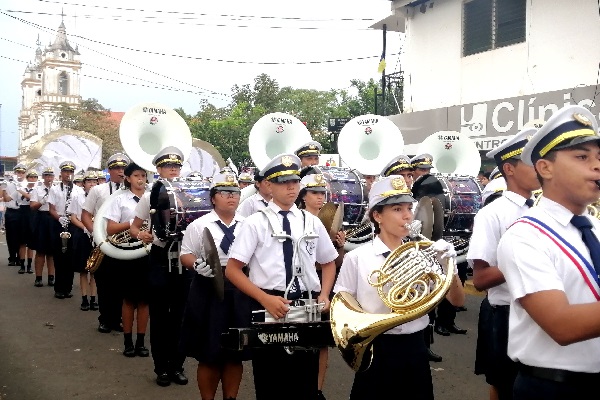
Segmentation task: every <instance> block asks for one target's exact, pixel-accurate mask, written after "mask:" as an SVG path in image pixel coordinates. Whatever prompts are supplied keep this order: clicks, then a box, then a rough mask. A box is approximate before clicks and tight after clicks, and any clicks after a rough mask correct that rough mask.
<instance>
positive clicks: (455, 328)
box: [447, 324, 467, 335]
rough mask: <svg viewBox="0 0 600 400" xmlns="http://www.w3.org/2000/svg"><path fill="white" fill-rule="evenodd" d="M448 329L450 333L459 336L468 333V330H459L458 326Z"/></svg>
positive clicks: (454, 325) (453, 325)
mask: <svg viewBox="0 0 600 400" xmlns="http://www.w3.org/2000/svg"><path fill="white" fill-rule="evenodd" d="M447 329H448V332H450V333H457V334H459V335H465V334H466V333H467V330H466V329H462V328H459V327H458V326H456V324H452V325H451V326H449V327H448V328H447Z"/></svg>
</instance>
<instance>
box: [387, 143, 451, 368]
mask: <svg viewBox="0 0 600 400" xmlns="http://www.w3.org/2000/svg"><path fill="white" fill-rule="evenodd" d="M425 156H427V155H425ZM430 164H431V161H429V164H427V165H430ZM425 170H427V168H425ZM393 175H399V176H402V177H403V178H404V182H406V186H408V188H409V189H411V188H412V186H413V183H414V168H413V164H412V162H411V160H410V158H408V156H405V155H403V154H401V155H400V156H398V157H394V158H393V159H392V161H390V162H389V163H388V164H387V165H386V166H385V167H383V170H382V171H381V176H382V177H387V176H393ZM413 207H416V203H415V204H413ZM434 322H435V309H434V310H433V311H431V313H430V318H429V325H427V327H426V328H425V329H424V330H423V333H424V335H425V346H426V347H427V353H428V356H429V361H433V362H441V361H442V360H443V358H442V356H440V355H439V354H437V353H435V352H434V351H433V350H431V345H432V344H433V342H434V337H433V323H434Z"/></svg>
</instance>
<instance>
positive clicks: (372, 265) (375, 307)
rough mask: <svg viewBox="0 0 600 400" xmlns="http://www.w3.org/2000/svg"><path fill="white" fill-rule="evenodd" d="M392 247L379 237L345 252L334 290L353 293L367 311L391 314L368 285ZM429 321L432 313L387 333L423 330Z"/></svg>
mask: <svg viewBox="0 0 600 400" xmlns="http://www.w3.org/2000/svg"><path fill="white" fill-rule="evenodd" d="M390 250H391V249H389V248H388V247H387V246H386V245H385V243H383V242H382V241H381V239H379V237H378V236H376V237H375V239H373V240H372V241H370V242H368V243H365V244H364V245H362V246H360V247H358V248H356V249H354V250H352V251H351V252H349V253H346V255H345V256H344V262H343V263H342V267H341V269H340V274H339V275H338V278H337V282H336V283H335V287H334V288H333V291H334V292H336V293H337V292H342V291H343V292H348V293H350V294H351V295H352V296H353V297H354V298H355V299H356V300H357V301H358V302H359V303H360V305H361V306H362V308H363V309H364V310H365V311H366V312H367V313H370V314H389V313H390V312H391V310H390V309H389V308H388V306H386V305H385V303H384V302H383V301H382V300H381V298H380V297H379V294H378V293H377V288H375V287H373V286H371V285H370V284H369V276H370V275H371V273H372V272H373V271H374V270H375V269H376V268H379V267H381V266H382V265H383V263H384V261H385V256H384V255H383V253H386V252H388V251H390ZM428 324H429V316H428V315H427V314H425V315H423V316H422V317H421V318H418V319H416V320H414V321H410V322H407V323H405V324H402V325H398V326H396V327H394V328H392V329H390V330H389V331H387V332H385V333H386V334H396V335H398V334H400V335H406V334H409V333H414V332H418V331H421V330H423V329H425V327H426V326H427V325H428Z"/></svg>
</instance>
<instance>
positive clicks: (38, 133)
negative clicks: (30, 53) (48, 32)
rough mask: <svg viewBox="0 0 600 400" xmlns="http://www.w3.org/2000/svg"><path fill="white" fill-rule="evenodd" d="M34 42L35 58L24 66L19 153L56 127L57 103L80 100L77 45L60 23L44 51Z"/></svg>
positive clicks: (71, 103) (21, 153)
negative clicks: (70, 40) (74, 45)
mask: <svg viewBox="0 0 600 400" xmlns="http://www.w3.org/2000/svg"><path fill="white" fill-rule="evenodd" d="M40 45H41V43H40V41H39V38H38V41H37V50H36V52H35V61H34V62H33V63H31V64H29V65H28V66H27V67H26V68H25V73H24V74H23V80H22V81H21V88H22V92H23V96H22V102H21V112H20V114H19V139H20V142H19V155H23V154H24V153H25V152H26V151H27V150H28V149H29V148H30V147H31V146H32V145H33V144H34V143H35V142H37V141H38V140H39V139H40V138H42V137H43V136H44V135H46V134H48V133H49V132H51V131H53V130H56V129H58V128H59V126H58V123H57V121H56V120H55V115H56V114H55V112H54V110H55V109H56V107H57V106H58V105H60V104H66V105H68V106H77V105H79V104H80V103H81V96H80V70H81V61H80V60H79V51H78V49H77V47H75V48H73V47H72V46H71V45H70V44H69V41H68V40H67V31H66V28H65V25H64V23H63V22H61V24H60V26H59V27H58V30H57V34H56V38H55V39H54V42H53V43H50V44H49V45H48V46H47V47H46V48H45V49H44V50H42V49H41V48H40Z"/></svg>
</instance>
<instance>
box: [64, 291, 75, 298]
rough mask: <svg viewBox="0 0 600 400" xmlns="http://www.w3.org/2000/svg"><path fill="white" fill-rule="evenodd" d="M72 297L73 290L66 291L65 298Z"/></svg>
mask: <svg viewBox="0 0 600 400" xmlns="http://www.w3.org/2000/svg"><path fill="white" fill-rule="evenodd" d="M71 297H73V294H72V293H71V292H67V293H65V299H70V298H71Z"/></svg>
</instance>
